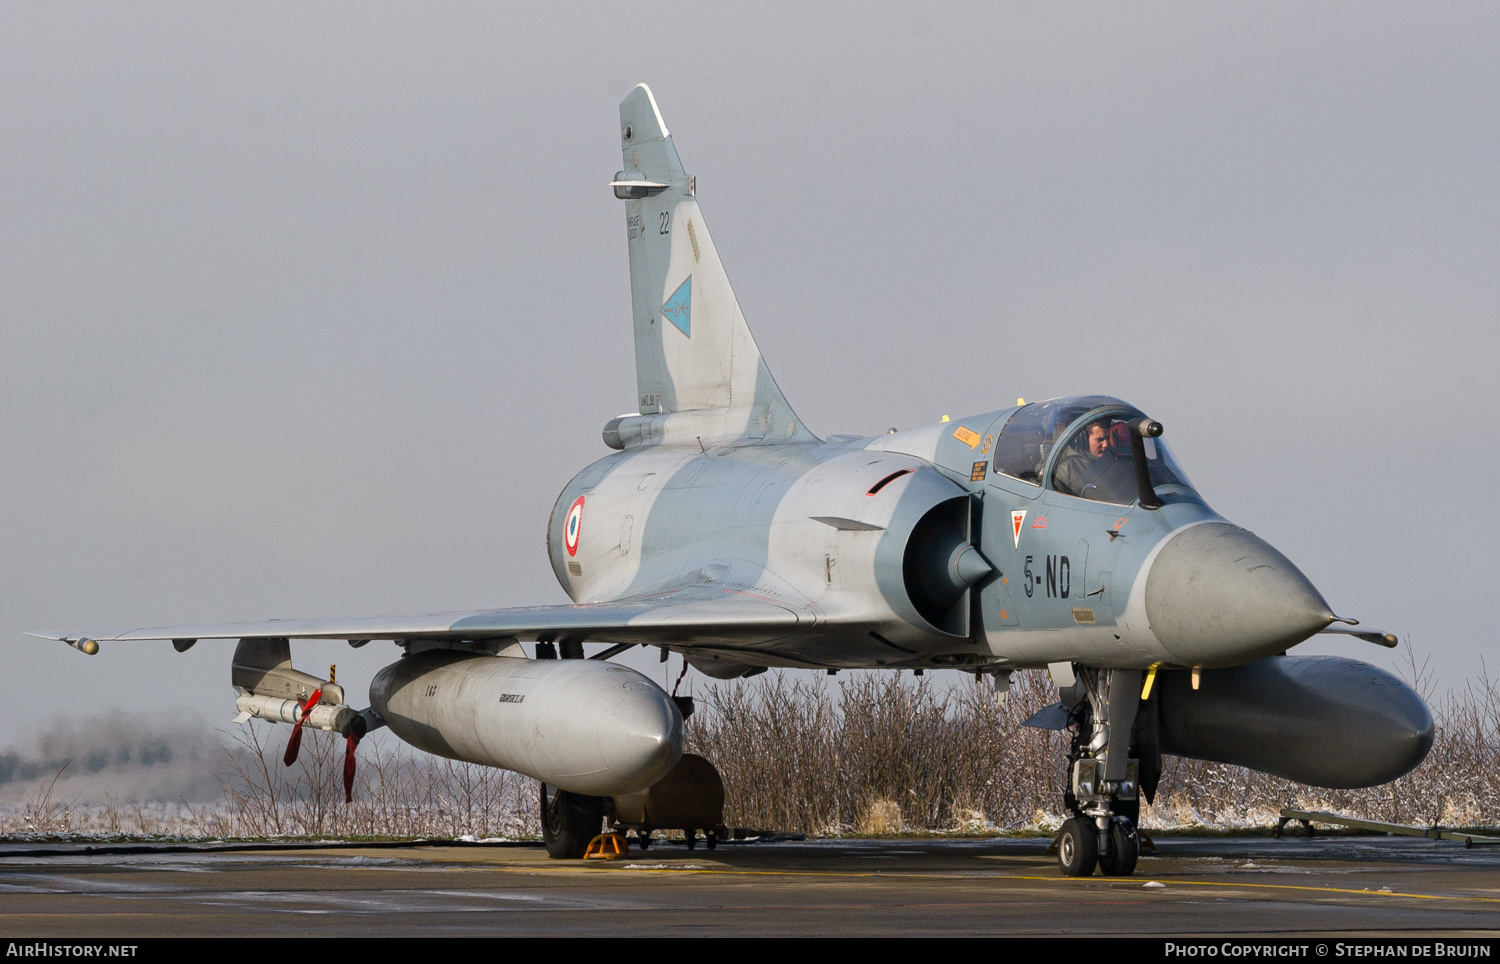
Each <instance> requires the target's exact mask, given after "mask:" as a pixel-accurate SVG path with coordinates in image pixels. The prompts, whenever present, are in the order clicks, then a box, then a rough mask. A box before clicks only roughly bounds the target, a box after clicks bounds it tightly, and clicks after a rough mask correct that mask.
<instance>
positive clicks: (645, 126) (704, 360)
mask: <svg viewBox="0 0 1500 964" xmlns="http://www.w3.org/2000/svg"><path fill="white" fill-rule="evenodd" d="M620 143H621V148H622V150H623V153H624V158H625V170H623V171H621V172H620V173H619V174H618V175H617V176H616V178H615V181H614V184H613V186H614V188H615V195H616V196H617V197H619V198H622V199H624V200H625V202H626V204H625V210H626V225H627V234H628V237H629V244H630V297H631V308H632V313H633V315H634V319H635V365H636V381H637V385H638V388H639V393H640V399H639V401H640V411H641V412H642V413H643V414H647V415H650V414H657V413H660V414H662V415H675V414H676V413H693V416H692V417H691V418H688V419H661V420H660V422H659V427H658V428H657V429H656V434H657V437H660V438H662V439H663V440H666V439H665V437H666V436H667V435H670V434H675V433H673V432H671V431H669V430H667V431H664V430H666V429H667V428H668V426H669V425H670V424H672V423H678V422H680V423H683V424H684V430H685V431H687V430H688V429H687V428H686V425H687V424H692V425H696V426H698V427H697V428H696V429H692V430H691V431H693V432H695V433H696V434H698V435H700V436H703V437H705V438H706V437H709V436H715V437H721V438H735V437H738V438H744V439H765V440H767V441H802V442H805V441H810V440H812V439H813V438H815V436H813V435H812V433H810V432H808V431H807V429H806V428H805V427H804V426H803V425H802V422H801V421H800V420H799V419H798V418H797V416H796V414H795V413H794V412H793V411H792V408H791V406H790V405H788V404H787V401H786V398H785V397H784V396H783V395H782V394H781V389H779V388H778V387H777V386H776V382H775V380H774V379H772V378H771V373H770V371H769V370H768V369H767V368H766V364H765V361H764V360H763V359H762V358H761V355H760V349H759V348H757V347H756V345H755V338H754V337H753V336H752V335H751V334H750V328H749V326H747V325H746V324H745V317H744V315H742V314H741V313H740V306H739V302H738V301H736V300H735V297H734V291H733V289H731V288H730V286H729V277H728V275H726V274H725V273H724V265H723V264H722V263H721V262H720V261H719V255H718V252H717V251H716V250H715V248H714V242H713V239H712V238H711V237H710V236H709V233H708V227H707V225H705V224H704V223H703V214H702V212H700V211H699V210H698V199H697V197H695V188H696V185H695V183H694V179H693V178H691V177H689V176H688V175H687V173H686V172H684V170H683V167H682V161H681V160H680V159H679V158H678V156H677V148H676V147H675V146H674V145H673V144H672V135H671V133H670V132H668V130H667V125H666V122H665V121H663V120H662V116H661V111H660V110H658V109H657V106H656V99H655V98H654V97H652V96H651V89H650V88H648V87H647V86H646V85H645V84H641V85H639V86H637V87H636V88H635V89H634V90H632V91H631V92H630V93H629V94H628V95H626V97H625V99H624V100H623V101H621V102H620ZM721 420H722V421H721Z"/></svg>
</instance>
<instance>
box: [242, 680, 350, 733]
mask: <svg viewBox="0 0 1500 964" xmlns="http://www.w3.org/2000/svg"><path fill="white" fill-rule="evenodd" d="M234 705H235V707H236V708H237V709H238V710H239V711H240V714H239V716H236V717H235V718H234V722H236V723H243V722H245V721H246V720H248V719H250V718H252V717H254V718H255V719H258V720H269V721H271V722H272V723H291V724H292V725H294V726H295V725H296V724H298V723H302V725H303V726H310V727H312V728H313V729H315V730H326V731H327V732H329V733H339V734H342V735H347V734H348V733H349V727H350V725H351V723H352V721H353V718H354V717H356V716H358V715H359V713H358V712H357V711H355V710H354V709H353V708H351V707H349V706H345V705H343V704H342V703H319V704H317V705H316V706H314V707H313V708H312V709H311V710H309V711H308V713H307V719H306V721H305V722H304V721H303V718H302V704H301V703H300V702H298V701H297V700H287V699H282V698H281V697H279V696H262V695H260V694H258V693H251V692H250V691H248V690H245V689H240V695H239V697H238V698H237V699H236V700H235V701H234Z"/></svg>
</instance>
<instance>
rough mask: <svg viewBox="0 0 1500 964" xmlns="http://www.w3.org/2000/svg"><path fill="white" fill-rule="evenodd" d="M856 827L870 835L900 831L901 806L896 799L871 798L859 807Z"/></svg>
mask: <svg viewBox="0 0 1500 964" xmlns="http://www.w3.org/2000/svg"><path fill="white" fill-rule="evenodd" d="M854 829H855V830H856V831H857V832H859V833H863V834H869V835H870V836H879V835H881V834H888V833H898V832H900V830H901V808H900V807H898V806H896V801H894V800H871V801H870V802H869V803H867V804H865V805H864V806H863V807H860V808H859V813H858V814H856V815H855V818H854Z"/></svg>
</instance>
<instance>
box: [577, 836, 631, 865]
mask: <svg viewBox="0 0 1500 964" xmlns="http://www.w3.org/2000/svg"><path fill="white" fill-rule="evenodd" d="M628 856H630V842H629V841H628V840H626V839H625V835H624V834H623V833H601V834H600V835H599V836H597V837H595V838H594V839H593V840H590V841H589V845H588V847H586V848H585V849H584V851H583V859H584V860H619V859H620V858H621V857H628Z"/></svg>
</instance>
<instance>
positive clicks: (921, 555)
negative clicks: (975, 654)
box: [901, 496, 993, 636]
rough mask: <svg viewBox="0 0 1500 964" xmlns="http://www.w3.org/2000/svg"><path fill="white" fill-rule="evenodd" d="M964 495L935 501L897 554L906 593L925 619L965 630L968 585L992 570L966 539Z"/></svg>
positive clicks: (953, 629) (966, 500)
mask: <svg viewBox="0 0 1500 964" xmlns="http://www.w3.org/2000/svg"><path fill="white" fill-rule="evenodd" d="M969 511H970V503H969V498H968V497H967V496H960V497H958V498H954V499H947V500H945V501H943V502H939V503H938V504H937V505H935V506H933V507H932V508H931V509H929V510H927V513H926V514H925V515H923V516H922V518H921V519H920V520H919V521H918V522H917V524H916V525H915V526H914V527H912V531H911V536H910V537H909V538H908V539H907V542H906V552H905V554H904V556H903V557H902V560H901V576H902V579H903V581H904V582H905V584H906V594H907V597H908V598H910V599H911V602H912V605H913V606H915V607H916V610H917V612H918V613H919V614H920V615H921V616H922V618H923V619H925V620H927V621H928V622H929V623H931V624H932V625H934V626H936V627H938V628H939V629H941V630H943V631H944V632H947V633H952V634H953V635H955V636H966V635H968V632H969V609H968V606H967V605H964V604H963V603H964V602H965V601H966V600H967V596H966V593H967V592H968V590H969V587H970V586H972V585H974V584H975V583H977V582H979V581H980V580H981V579H983V578H984V577H985V576H987V575H989V574H990V572H992V571H993V570H992V568H991V567H990V564H989V563H988V562H986V561H985V558H984V557H983V556H982V555H980V554H979V550H977V549H975V548H974V547H973V546H972V545H971V544H970V543H969Z"/></svg>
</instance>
